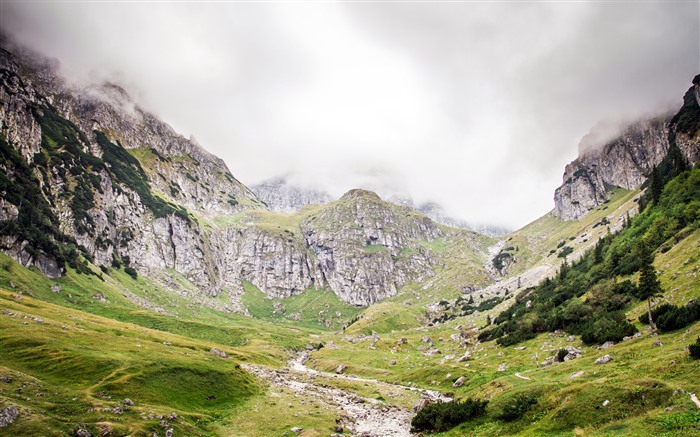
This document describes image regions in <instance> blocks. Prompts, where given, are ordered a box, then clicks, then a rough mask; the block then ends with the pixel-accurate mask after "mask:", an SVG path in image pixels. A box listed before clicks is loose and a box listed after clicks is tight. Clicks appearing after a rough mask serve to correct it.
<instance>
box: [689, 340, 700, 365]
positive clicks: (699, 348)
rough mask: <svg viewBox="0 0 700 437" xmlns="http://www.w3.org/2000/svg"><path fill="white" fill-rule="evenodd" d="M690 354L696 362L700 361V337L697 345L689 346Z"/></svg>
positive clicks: (696, 341)
mask: <svg viewBox="0 0 700 437" xmlns="http://www.w3.org/2000/svg"><path fill="white" fill-rule="evenodd" d="M688 353H689V354H690V356H691V357H692V358H694V359H696V360H700V337H698V339H697V340H695V343H693V344H691V345H690V346H688Z"/></svg>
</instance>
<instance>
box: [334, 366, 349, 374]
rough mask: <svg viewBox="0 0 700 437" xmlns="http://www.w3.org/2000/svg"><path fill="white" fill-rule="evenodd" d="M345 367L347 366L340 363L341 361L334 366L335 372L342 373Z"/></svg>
mask: <svg viewBox="0 0 700 437" xmlns="http://www.w3.org/2000/svg"><path fill="white" fill-rule="evenodd" d="M346 368H347V367H346V366H345V364H342V363H341V364H339V365H338V367H336V369H335V373H337V374H338V375H342V374H343V373H345V369H346Z"/></svg>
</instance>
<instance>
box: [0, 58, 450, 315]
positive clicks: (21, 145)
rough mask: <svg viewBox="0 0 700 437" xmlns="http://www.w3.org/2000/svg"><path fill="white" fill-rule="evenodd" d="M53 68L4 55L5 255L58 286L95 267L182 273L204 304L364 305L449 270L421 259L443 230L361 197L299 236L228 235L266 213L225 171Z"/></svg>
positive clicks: (0, 111) (267, 229) (276, 231)
mask: <svg viewBox="0 0 700 437" xmlns="http://www.w3.org/2000/svg"><path fill="white" fill-rule="evenodd" d="M57 68H58V66H57V64H56V63H55V62H52V61H48V60H46V59H44V58H41V57H40V56H38V55H35V54H32V53H23V54H22V55H21V56H19V57H17V56H15V55H13V54H12V53H10V52H9V51H2V52H0V79H1V83H0V143H1V145H2V147H1V148H0V149H1V150H0V158H1V159H0V169H1V170H2V172H3V175H7V177H6V178H5V179H0V225H2V226H0V249H2V250H3V251H4V252H5V253H7V254H9V255H10V256H12V257H13V258H14V259H16V260H17V261H19V262H20V263H22V264H23V265H25V266H27V267H29V266H37V267H38V268H39V269H40V270H41V271H42V272H44V274H46V275H47V276H51V277H58V276H60V275H62V274H63V273H64V265H65V262H66V261H67V262H68V263H69V264H70V263H71V262H73V263H75V262H78V263H82V262H83V261H82V260H83V259H89V260H91V261H92V262H93V263H94V264H95V265H98V266H104V267H109V266H112V265H119V264H121V265H127V264H128V265H129V266H131V267H134V268H135V269H136V270H137V271H138V273H139V274H143V275H146V276H149V277H154V278H155V277H159V273H162V272H163V271H164V270H166V269H173V270H175V271H177V272H179V273H181V274H182V275H184V276H185V277H187V278H188V279H189V280H190V281H192V283H194V284H195V285H196V286H197V288H198V289H199V292H200V293H202V294H207V295H216V294H217V293H218V292H219V291H220V290H222V289H223V288H227V289H229V290H240V289H241V282H242V281H250V282H251V283H252V284H254V285H255V286H257V287H258V288H259V289H261V290H262V291H264V292H265V293H266V294H267V295H268V296H271V297H280V298H284V297H289V296H293V295H297V294H300V293H301V292H303V291H304V290H306V289H309V288H320V287H329V288H330V289H332V290H333V291H334V292H335V293H336V294H337V295H338V296H339V297H340V298H341V299H343V300H345V301H347V302H350V303H353V304H356V305H369V304H372V303H375V302H377V301H378V300H381V299H383V298H385V297H388V296H393V295H394V294H396V293H397V291H398V289H399V288H400V287H401V286H403V285H405V284H407V283H409V282H411V281H417V280H421V279H423V278H425V277H428V276H430V275H433V274H434V271H435V267H436V266H438V265H439V264H440V261H439V260H438V259H437V258H436V257H435V256H434V254H432V253H431V251H430V250H429V249H428V248H426V244H429V243H431V242H434V241H435V240H436V239H437V238H440V237H441V236H442V231H441V230H440V228H439V227H438V226H437V225H436V224H435V223H433V222H432V221H431V220H430V219H428V218H427V217H425V216H423V215H422V214H418V213H416V212H415V211H413V210H412V209H411V208H409V207H406V206H397V205H393V204H389V203H387V202H384V201H382V200H381V199H380V198H379V197H378V196H377V195H376V194H374V193H371V192H367V191H363V190H353V191H351V192H349V193H348V194H346V195H345V196H343V198H342V199H340V200H339V201H336V202H332V203H330V204H328V205H327V206H326V207H325V208H324V209H322V210H320V212H318V213H317V215H315V216H299V217H300V218H298V222H296V224H294V225H293V226H287V227H280V226H275V225H270V224H269V223H267V224H266V223H256V222H255V221H254V220H252V221H250V220H248V221H245V220H244V221H243V222H239V223H234V224H232V225H231V224H230V223H229V222H230V221H231V216H233V215H235V214H239V215H238V216H237V217H240V214H246V211H255V210H260V209H264V206H263V204H262V202H260V201H259V200H258V199H257V197H256V196H255V195H254V194H253V193H252V192H251V191H250V190H248V188H247V187H245V186H244V185H243V184H241V183H240V182H238V181H237V180H236V179H235V178H234V177H233V176H232V175H231V173H230V172H229V171H228V169H227V168H226V166H225V164H224V163H223V161H221V160H220V159H219V158H217V157H215V156H213V155H211V154H210V153H208V152H206V151H205V150H204V149H203V148H202V147H200V146H199V145H198V144H197V143H196V142H195V141H194V140H187V139H185V138H183V137H181V136H179V135H178V134H176V133H175V132H174V131H173V130H172V129H171V128H170V127H169V126H168V125H166V124H165V123H163V122H162V121H160V120H158V119H157V118H156V117H155V116H153V115H152V114H149V113H147V112H146V111H144V110H143V109H141V108H139V107H138V105H136V104H135V103H134V102H133V101H132V100H131V99H130V98H129V96H128V94H127V93H126V92H125V91H124V90H123V89H122V88H120V87H118V86H116V85H113V84H105V85H101V86H98V87H91V88H88V89H76V88H71V87H69V86H68V85H66V83H65V82H63V80H62V79H61V78H60V76H59V75H58V73H57ZM21 191H26V193H21ZM30 202H31V203H36V204H37V207H36V208H34V207H32V208H29V207H28V203H30ZM36 214H41V215H42V217H39V218H37V217H38V216H36ZM265 214H269V213H265ZM33 216H34V217H33ZM32 217H33V218H32ZM246 217H248V216H247V215H246ZM285 217H286V216H280V217H279V218H278V219H279V220H282V221H284V220H287V219H289V217H286V218H285ZM220 218H223V222H224V223H223V224H221V223H220V222H219V221H218V220H219V219H220ZM273 220H274V218H273ZM226 223H229V224H226ZM23 224H25V225H27V227H28V229H29V231H27V232H25V231H24V230H23V229H22V228H21V226H23ZM78 255H79V256H78ZM78 267H80V266H77V267H76V268H78Z"/></svg>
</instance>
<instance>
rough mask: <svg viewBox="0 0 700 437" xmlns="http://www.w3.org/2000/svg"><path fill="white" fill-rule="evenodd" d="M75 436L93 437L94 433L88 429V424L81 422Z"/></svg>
mask: <svg viewBox="0 0 700 437" xmlns="http://www.w3.org/2000/svg"><path fill="white" fill-rule="evenodd" d="M75 437H92V434H91V433H90V431H88V430H87V429H86V425H83V424H80V425H78V429H76V430H75Z"/></svg>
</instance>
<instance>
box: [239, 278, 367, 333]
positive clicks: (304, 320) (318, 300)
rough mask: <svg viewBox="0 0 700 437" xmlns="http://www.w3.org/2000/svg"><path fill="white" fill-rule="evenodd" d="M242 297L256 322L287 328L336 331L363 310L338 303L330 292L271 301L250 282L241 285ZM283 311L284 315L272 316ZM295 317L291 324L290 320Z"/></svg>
mask: <svg viewBox="0 0 700 437" xmlns="http://www.w3.org/2000/svg"><path fill="white" fill-rule="evenodd" d="M243 287H244V289H245V293H244V294H243V296H242V302H243V305H244V307H245V308H246V309H247V310H248V311H249V312H250V313H251V315H253V316H254V317H255V318H257V319H260V320H267V321H271V322H274V323H279V324H286V325H290V326H303V327H306V328H310V329H319V330H330V329H333V330H337V329H341V328H342V327H343V326H345V325H346V324H348V323H349V322H350V321H351V320H352V319H353V318H354V317H355V316H357V315H358V314H359V313H360V312H361V311H362V308H360V307H355V306H352V305H349V304H347V303H345V302H343V301H341V300H340V299H339V298H338V296H336V295H335V293H333V292H332V291H331V290H329V289H322V290H314V289H309V290H306V291H304V292H303V293H302V294H300V295H298V296H291V297H288V298H285V299H270V298H268V297H267V296H266V295H265V293H263V292H262V291H260V290H259V289H258V288H257V287H255V286H254V285H253V284H251V283H250V282H247V281H245V282H244V283H243ZM275 304H277V305H279V306H278V307H277V308H283V309H284V312H283V313H282V312H281V311H277V312H275V310H276V309H277V308H276V307H275ZM292 315H294V317H298V318H299V320H298V321H297V320H294V318H292V317H290V316H292Z"/></svg>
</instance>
